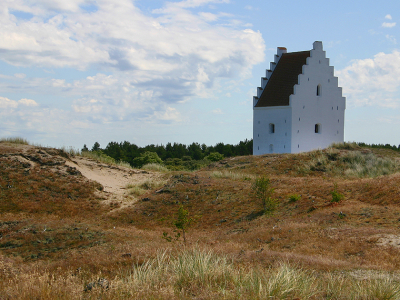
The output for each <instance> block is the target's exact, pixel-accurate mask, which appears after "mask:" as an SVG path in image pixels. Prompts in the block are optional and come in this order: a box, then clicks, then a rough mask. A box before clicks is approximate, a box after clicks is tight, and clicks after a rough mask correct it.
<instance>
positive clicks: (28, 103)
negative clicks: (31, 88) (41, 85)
mask: <svg viewBox="0 0 400 300" xmlns="http://www.w3.org/2000/svg"><path fill="white" fill-rule="evenodd" d="M18 104H22V105H25V106H38V105H39V104H37V103H36V101H35V100H32V99H26V98H23V99H21V100H19V101H18Z"/></svg>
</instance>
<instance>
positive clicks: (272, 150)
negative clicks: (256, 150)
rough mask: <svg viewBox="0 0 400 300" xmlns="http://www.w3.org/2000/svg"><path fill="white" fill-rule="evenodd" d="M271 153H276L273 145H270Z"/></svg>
mask: <svg viewBox="0 0 400 300" xmlns="http://www.w3.org/2000/svg"><path fill="white" fill-rule="evenodd" d="M269 153H274V145H273V144H270V145H269Z"/></svg>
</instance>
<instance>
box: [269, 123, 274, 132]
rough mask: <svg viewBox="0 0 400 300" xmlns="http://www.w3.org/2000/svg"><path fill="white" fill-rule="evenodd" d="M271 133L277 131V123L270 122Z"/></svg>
mask: <svg viewBox="0 0 400 300" xmlns="http://www.w3.org/2000/svg"><path fill="white" fill-rule="evenodd" d="M269 133H275V124H274V123H269Z"/></svg>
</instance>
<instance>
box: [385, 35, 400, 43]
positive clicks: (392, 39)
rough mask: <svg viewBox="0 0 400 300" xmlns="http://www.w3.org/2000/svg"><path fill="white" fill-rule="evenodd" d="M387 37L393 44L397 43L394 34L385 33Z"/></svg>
mask: <svg viewBox="0 0 400 300" xmlns="http://www.w3.org/2000/svg"><path fill="white" fill-rule="evenodd" d="M385 37H386V38H387V39H388V40H389V41H390V42H392V43H393V44H397V39H396V38H395V37H394V36H393V35H389V34H387V35H385Z"/></svg>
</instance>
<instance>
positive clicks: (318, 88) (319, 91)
mask: <svg viewBox="0 0 400 300" xmlns="http://www.w3.org/2000/svg"><path fill="white" fill-rule="evenodd" d="M317 96H321V85H320V84H318V85H317Z"/></svg>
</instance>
